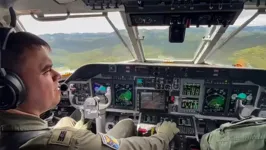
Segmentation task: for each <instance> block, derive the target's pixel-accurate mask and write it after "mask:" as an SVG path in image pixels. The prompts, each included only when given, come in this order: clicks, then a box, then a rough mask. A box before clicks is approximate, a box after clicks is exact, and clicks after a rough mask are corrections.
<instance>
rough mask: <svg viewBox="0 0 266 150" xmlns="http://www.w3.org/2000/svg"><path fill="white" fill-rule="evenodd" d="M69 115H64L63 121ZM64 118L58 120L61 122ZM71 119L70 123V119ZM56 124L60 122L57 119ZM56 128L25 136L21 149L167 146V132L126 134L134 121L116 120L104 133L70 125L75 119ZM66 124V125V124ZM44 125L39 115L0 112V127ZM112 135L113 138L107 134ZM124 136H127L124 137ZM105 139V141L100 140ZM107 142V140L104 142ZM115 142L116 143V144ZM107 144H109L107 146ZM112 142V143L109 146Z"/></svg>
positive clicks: (146, 149)
mask: <svg viewBox="0 0 266 150" xmlns="http://www.w3.org/2000/svg"><path fill="white" fill-rule="evenodd" d="M68 120H69V119H65V121H66V122H67V121H68ZM62 122H64V121H61V123H62ZM73 122H74V123H73ZM59 124H60V122H59ZM62 124H64V125H62V126H61V127H60V125H57V126H56V128H54V129H52V130H50V131H47V132H46V133H44V134H42V135H39V136H38V137H36V138H33V139H31V140H29V141H28V142H27V143H25V144H24V145H22V146H21V148H20V149H21V150H33V149H34V150H36V149H39V150H44V149H45V150H111V149H119V150H120V149H121V150H164V149H168V143H169V142H170V140H171V139H170V138H172V137H173V136H174V135H172V137H169V135H167V134H164V133H159V134H156V135H153V136H150V137H130V136H132V135H133V133H134V132H135V125H134V123H133V122H132V121H131V120H129V119H126V120H122V121H120V122H119V123H118V124H117V125H116V126H115V127H114V128H113V129H111V130H110V131H109V132H108V133H107V134H106V135H104V134H94V133H92V132H91V131H89V130H86V129H82V128H80V127H78V128H75V127H73V126H74V124H75V121H74V120H73V121H69V123H62ZM66 124H68V125H69V126H68V125H66ZM47 128H48V125H47V123H46V122H45V121H43V120H42V119H40V118H35V117H31V116H24V115H16V114H8V113H2V112H0V130H1V131H32V130H42V129H47ZM110 135H111V136H113V138H112V137H111V136H110ZM127 137H128V138H127ZM0 142H1V141H0ZM103 143H105V144H103ZM106 143H108V144H106ZM116 143H118V144H116ZM110 145H111V146H110ZM112 145H115V146H112Z"/></svg>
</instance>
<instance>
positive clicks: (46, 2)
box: [0, 0, 266, 15]
mask: <svg viewBox="0 0 266 150" xmlns="http://www.w3.org/2000/svg"><path fill="white" fill-rule="evenodd" d="M264 1H265V0H261V4H264ZM12 5H13V6H14V9H15V10H16V11H17V14H18V15H22V14H30V13H42V14H66V13H67V12H70V13H91V12H114V11H121V10H124V7H123V5H118V8H114V7H111V8H109V9H104V10H92V7H90V6H87V5H86V4H85V3H84V1H83V0H76V1H74V2H70V3H68V4H58V3H57V2H56V1H55V0H2V1H1V2H0V8H1V6H2V7H6V8H7V7H9V6H12ZM265 7H266V5H260V6H259V7H256V1H253V2H247V3H246V4H245V8H246V9H258V8H265ZM6 13H8V12H6Z"/></svg>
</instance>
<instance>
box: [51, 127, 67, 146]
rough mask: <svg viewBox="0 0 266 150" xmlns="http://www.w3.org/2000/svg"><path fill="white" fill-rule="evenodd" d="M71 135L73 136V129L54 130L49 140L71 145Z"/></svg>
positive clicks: (52, 142)
mask: <svg viewBox="0 0 266 150" xmlns="http://www.w3.org/2000/svg"><path fill="white" fill-rule="evenodd" d="M71 137H72V131H67V130H54V131H52V136H51V138H50V140H49V141H48V144H56V145H63V146H69V145H70V140H71Z"/></svg>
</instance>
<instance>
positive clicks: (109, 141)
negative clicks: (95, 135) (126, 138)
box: [100, 133, 119, 150]
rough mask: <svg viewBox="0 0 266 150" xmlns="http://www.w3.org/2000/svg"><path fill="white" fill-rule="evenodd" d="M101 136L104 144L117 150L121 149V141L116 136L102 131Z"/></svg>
mask: <svg viewBox="0 0 266 150" xmlns="http://www.w3.org/2000/svg"><path fill="white" fill-rule="evenodd" d="M100 136H101V139H102V142H103V144H104V145H106V146H108V147H110V148H112V149H115V150H118V149H119V142H118V140H117V139H116V138H114V137H112V136H110V135H107V134H103V133H100Z"/></svg>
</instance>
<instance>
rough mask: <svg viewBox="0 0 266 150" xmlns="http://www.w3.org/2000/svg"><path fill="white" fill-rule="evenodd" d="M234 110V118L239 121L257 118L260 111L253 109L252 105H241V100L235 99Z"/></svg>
mask: <svg viewBox="0 0 266 150" xmlns="http://www.w3.org/2000/svg"><path fill="white" fill-rule="evenodd" d="M235 110H236V111H235V112H236V117H237V118H238V119H239V120H243V119H248V118H252V117H258V116H259V114H260V111H261V110H260V108H257V107H254V106H252V105H243V103H242V99H237V101H236V109H235Z"/></svg>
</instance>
